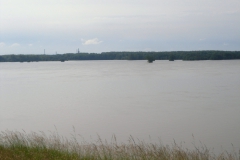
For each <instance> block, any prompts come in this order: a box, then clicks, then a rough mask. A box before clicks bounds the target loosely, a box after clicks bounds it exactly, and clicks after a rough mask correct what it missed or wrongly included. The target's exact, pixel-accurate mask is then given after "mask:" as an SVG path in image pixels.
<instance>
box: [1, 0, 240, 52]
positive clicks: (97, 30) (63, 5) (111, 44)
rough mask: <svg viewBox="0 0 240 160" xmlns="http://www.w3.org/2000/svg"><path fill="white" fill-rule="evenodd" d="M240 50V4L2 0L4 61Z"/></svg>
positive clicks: (225, 0)
mask: <svg viewBox="0 0 240 160" xmlns="http://www.w3.org/2000/svg"><path fill="white" fill-rule="evenodd" d="M78 48H79V50H80V52H95V53H100V52H107V51H175V50H233V51H234V50H238V51H239V50H240V0H21V1H20V0H0V55H3V54H43V53H44V49H45V50H46V54H55V53H59V54H62V53H75V52H76V50H77V49H78Z"/></svg>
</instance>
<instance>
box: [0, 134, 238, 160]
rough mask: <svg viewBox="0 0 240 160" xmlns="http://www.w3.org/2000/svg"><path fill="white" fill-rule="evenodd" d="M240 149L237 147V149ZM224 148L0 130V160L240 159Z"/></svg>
mask: <svg viewBox="0 0 240 160" xmlns="http://www.w3.org/2000/svg"><path fill="white" fill-rule="evenodd" d="M237 152H238V151H237ZM237 152H235V153H231V154H230V153H228V152H223V153H221V154H219V155H214V154H213V153H211V152H210V151H209V150H208V149H207V148H206V147H201V148H195V149H194V150H188V149H183V148H182V147H180V146H179V145H177V144H173V145H171V146H163V145H158V144H152V143H144V142H141V141H138V142H136V141H135V140H134V138H133V137H130V138H129V142H128V143H127V144H123V143H121V144H118V143H117V141H116V138H115V137H113V138H112V141H111V142H110V143H108V142H106V141H102V140H101V139H100V138H99V139H98V140H96V142H95V143H88V142H86V141H82V142H78V141H77V140H76V137H73V138H72V139H71V140H69V139H65V138H62V137H60V136H59V135H58V134H52V135H50V136H49V135H46V134H44V133H43V132H42V133H35V132H32V133H25V132H12V131H4V132H1V133H0V159H1V160H35V159H36V160H42V159H44V160H52V159H54V160H61V159H63V160H68V159H69V160H95V159H104V160H111V159H114V160H115V159H116V160H118V159H119V160H120V159H124V160H130V159H136V160H155V159H160V160H215V159H216V160H239V153H237Z"/></svg>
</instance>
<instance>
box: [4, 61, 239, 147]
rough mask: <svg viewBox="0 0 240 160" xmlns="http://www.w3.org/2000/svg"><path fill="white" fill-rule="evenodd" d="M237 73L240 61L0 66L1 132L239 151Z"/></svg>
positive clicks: (44, 63) (40, 63)
mask: <svg viewBox="0 0 240 160" xmlns="http://www.w3.org/2000/svg"><path fill="white" fill-rule="evenodd" d="M239 73H240V61H239V60H232V61H196V62H188V61H174V62H169V61H155V62H154V63H153V64H149V63H147V62H146V61H72V62H64V63H60V62H35V63H0V109H1V112H0V129H1V130H6V129H9V130H22V129H24V130H25V131H36V132H37V131H44V132H46V133H47V132H48V131H54V126H56V128H57V130H58V132H59V134H61V135H65V136H69V135H70V134H71V133H72V132H73V126H74V127H75V129H76V132H77V133H79V134H81V135H82V136H83V137H84V138H85V139H88V138H90V135H91V136H92V137H94V136H95V137H96V136H97V134H99V135H100V136H101V137H102V138H103V139H110V138H111V136H112V134H115V135H116V136H117V138H118V141H127V140H128V138H129V135H133V137H136V138H139V139H141V140H143V139H144V140H145V141H151V142H158V141H159V140H160V141H161V142H162V143H163V144H172V143H173V139H175V141H176V142H177V143H180V142H183V143H184V142H185V143H184V145H186V146H187V147H188V146H192V143H196V144H199V141H201V142H202V143H204V144H205V145H207V146H208V147H210V148H211V147H214V148H215V149H216V150H217V149H220V148H221V146H222V147H223V148H224V149H229V148H230V147H231V143H232V144H234V146H235V147H236V148H240V136H239V135H240V125H239V122H240V118H239V117H240V116H239V115H240V99H239V95H240V74H239ZM192 135H194V138H193V136H192ZM149 136H150V137H151V138H149Z"/></svg>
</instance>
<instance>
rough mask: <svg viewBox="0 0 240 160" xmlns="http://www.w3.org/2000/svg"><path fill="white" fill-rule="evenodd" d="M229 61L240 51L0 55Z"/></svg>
mask: <svg viewBox="0 0 240 160" xmlns="http://www.w3.org/2000/svg"><path fill="white" fill-rule="evenodd" d="M149 56H151V57H153V58H154V59H155V60H171V61H173V60H185V61H195V60H230V59H240V51H214V50H210V51H207V50H206V51H169V52H142V51H139V52H126V51H123V52H102V53H65V54H55V55H46V54H36V55H35V54H12V55H0V62H38V61H61V62H64V61H70V60H147V57H149Z"/></svg>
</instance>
